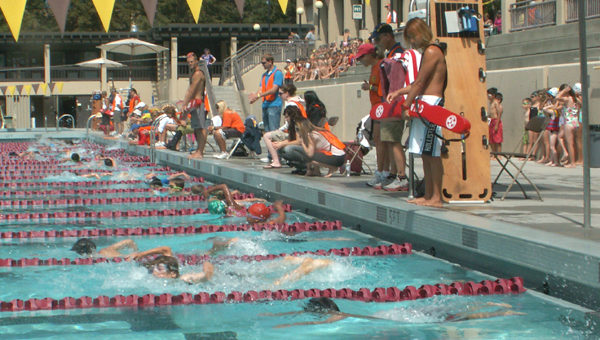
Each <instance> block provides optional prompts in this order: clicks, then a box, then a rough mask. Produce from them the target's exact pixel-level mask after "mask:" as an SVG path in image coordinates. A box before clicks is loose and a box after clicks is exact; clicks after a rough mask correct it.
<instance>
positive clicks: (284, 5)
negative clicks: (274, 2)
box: [279, 0, 288, 14]
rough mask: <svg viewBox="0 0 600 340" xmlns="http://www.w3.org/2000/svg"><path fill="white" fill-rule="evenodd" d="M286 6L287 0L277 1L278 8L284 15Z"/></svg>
mask: <svg viewBox="0 0 600 340" xmlns="http://www.w3.org/2000/svg"><path fill="white" fill-rule="evenodd" d="M287 4H288V0H279V6H281V10H282V11H283V14H285V11H287Z"/></svg>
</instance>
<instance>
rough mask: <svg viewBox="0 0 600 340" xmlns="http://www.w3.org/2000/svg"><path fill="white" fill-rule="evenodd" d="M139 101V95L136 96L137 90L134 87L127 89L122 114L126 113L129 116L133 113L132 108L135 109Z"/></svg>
mask: <svg viewBox="0 0 600 340" xmlns="http://www.w3.org/2000/svg"><path fill="white" fill-rule="evenodd" d="M139 103H140V97H139V96H138V93H137V90H136V89H134V88H131V89H129V100H128V101H127V107H126V111H125V110H123V114H127V117H128V118H130V117H131V115H132V114H133V110H135V108H136V107H137V105H138V104H139ZM140 116H141V115H140Z"/></svg>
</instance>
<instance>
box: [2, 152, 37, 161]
mask: <svg viewBox="0 0 600 340" xmlns="http://www.w3.org/2000/svg"><path fill="white" fill-rule="evenodd" d="M36 154H37V155H39V154H40V152H39V151H25V152H21V153H17V152H14V151H13V152H10V153H9V154H8V155H9V156H11V157H19V158H23V159H34V158H35V157H34V155H36Z"/></svg>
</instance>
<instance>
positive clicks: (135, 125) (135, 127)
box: [131, 124, 140, 131]
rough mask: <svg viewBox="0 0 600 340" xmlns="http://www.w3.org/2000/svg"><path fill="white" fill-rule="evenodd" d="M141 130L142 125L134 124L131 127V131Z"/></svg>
mask: <svg viewBox="0 0 600 340" xmlns="http://www.w3.org/2000/svg"><path fill="white" fill-rule="evenodd" d="M139 128H140V124H133V125H131V131H133V130H135V129H139Z"/></svg>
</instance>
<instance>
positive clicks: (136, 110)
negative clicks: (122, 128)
mask: <svg viewBox="0 0 600 340" xmlns="http://www.w3.org/2000/svg"><path fill="white" fill-rule="evenodd" d="M133 114H134V115H136V116H141V115H142V111H140V109H135V110H133Z"/></svg>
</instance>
